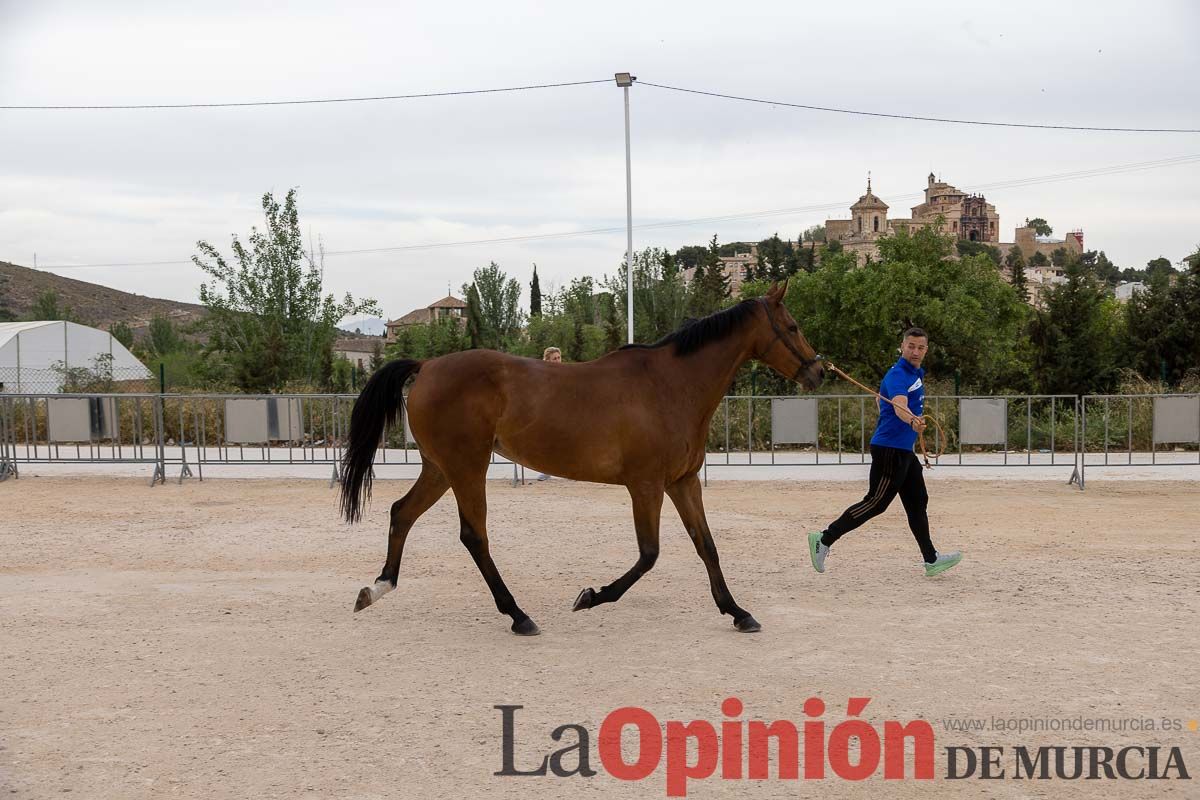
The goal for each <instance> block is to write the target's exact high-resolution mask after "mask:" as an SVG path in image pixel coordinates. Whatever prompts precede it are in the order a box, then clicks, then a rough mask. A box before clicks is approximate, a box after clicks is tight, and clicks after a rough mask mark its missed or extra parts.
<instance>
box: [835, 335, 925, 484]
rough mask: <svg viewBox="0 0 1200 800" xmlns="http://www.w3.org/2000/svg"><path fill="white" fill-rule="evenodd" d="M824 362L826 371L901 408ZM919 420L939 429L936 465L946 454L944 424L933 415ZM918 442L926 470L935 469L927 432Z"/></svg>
mask: <svg viewBox="0 0 1200 800" xmlns="http://www.w3.org/2000/svg"><path fill="white" fill-rule="evenodd" d="M824 361H825V368H826V369H828V370H830V371H832V372H835V373H837V374H838V375H840V376H842V377H843V378H845V379H846V380H848V381H850V382H851V383H853V384H854V385H855V386H857V387H858V388H860V389H862V390H863V391H864V392H866V393H867V394H870V395H874V396H875V397H877V398H879V399H880V400H882V401H883V402H885V403H890V404H891V405H892V406H894V407H896V408H899V407H900V406H898V405H897V404H896V402H895V401H894V400H891V399H890V398H887V397H884V396H883V395H881V394H880V393H879V392H877V391H875V390H874V389H870V388H868V387H866V386H863V385H862V384H861V383H859V382H858V381H856V380H854V378H851V377H850V376H849V375H847V374H846V373H845V372H843V371H842V370H841V369H839V368H838V367H837V365H835V364H834V363H833V362H832V361H830V360H829V359H824ZM909 413H910V414H911V413H912V412H911V411H910V412H909ZM913 416H914V417H916V416H917V415H916V414H913ZM917 418H918V419H920V420H921V421H923V422H925V423H926V424H928V423H930V422H932V423H933V427H934V428H936V429H937V432H938V441H939V445H940V447H939V449H938V452H937V454H936V455H935V456H934V457H933V460H934V462H935V463H936V462H937V460H938V459H939V458H941V457H942V455H943V454H944V453H945V452H946V432H945V431H944V430H942V424H941V423H940V422H938V420H937V417H935V416H933V415H932V414H922V415H921V416H920V417H917ZM917 442H918V443H919V444H920V445H921V458H922V459H924V461H925V469H933V464H930V463H929V451H928V450H927V449H926V448H925V431H921V432H920V433H918V434H917Z"/></svg>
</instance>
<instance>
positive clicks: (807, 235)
mask: <svg viewBox="0 0 1200 800" xmlns="http://www.w3.org/2000/svg"><path fill="white" fill-rule="evenodd" d="M800 238H801V239H802V240H803V241H805V242H824V241H825V226H824V225H813V226H812V227H810V228H805V229H804V233H802V234H800Z"/></svg>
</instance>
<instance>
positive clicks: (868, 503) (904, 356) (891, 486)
mask: <svg viewBox="0 0 1200 800" xmlns="http://www.w3.org/2000/svg"><path fill="white" fill-rule="evenodd" d="M928 352H929V336H928V335H927V334H926V333H925V331H923V330H922V329H920V328H909V329H908V330H907V331H905V332H904V336H903V337H902V338H901V343H900V360H899V361H897V362H896V363H895V364H894V365H893V366H892V368H891V369H889V370H888V372H887V374H886V375H884V376H883V382H882V383H881V384H880V386H879V393H880V394H881V395H883V396H884V397H886V398H888V399H889V400H891V401H892V402H891V403H885V402H884V401H882V400H880V401H879V424H878V425H876V426H875V435H874V436H872V437H871V477H870V486H869V488H868V489H867V494H866V497H864V498H863V499H862V500H861V501H859V502H857V503H855V504H854V505H852V506H850V507H849V508H847V509H846V510H845V511H844V512H843V513H842V515H841V516H840V517H838V518H837V520H835V521H834V522H833V523H832V524H830V525H829V527H827V528H826V529H825V530H824V531H821V532H820V533H810V534H809V535H808V552H809V555H810V556H811V558H812V565H813V569H815V570H816V571H817V572H824V571H825V559H826V558H827V557H828V555H829V548H830V547H832V546H833V543H834V542H836V541H837V540H838V539H840V538H841V537H843V536H845V535H846V534H847V533H849V532H850V531H852V530H854V529H855V528H857V527H859V526H860V525H862V524H863V523H864V522H866V521H867V520H869V519H871V518H872V517H875V516H878V515H879V514H882V513H883V512H884V511H885V510H886V509H887V507H888V506H889V505H890V504H891V502H892V500H894V499H895V498H896V495H900V501H901V502H902V503H903V504H904V511H905V513H906V514H908V527H909V528H911V529H912V532H913V536H914V537H916V540H917V546H918V547H920V548H921V556H922V557H923V558H924V559H925V574H926V575H927V576H932V575H937V574H939V573H942V572H945V571H946V570H948V569H950V568H951V567H953V566H954V565H955V564H957V563H958V562H959V561H962V553H958V552H953V553H938V551H937V550H935V549H934V547H933V542H931V541H930V539H929V517H928V516H927V515H926V508H927V507H928V505H929V494H928V492H926V491H925V476H924V475H922V474H921V462H920V460H918V459H917V456H916V453H914V452H913V445H914V444H916V442H917V434H919V433H921V432H922V431H924V430H925V421H924V420H923V419H922V418H921V415H922V414H923V413H924V410H925V383H924V378H925V370H923V369H921V362H922V361H924V360H925V356H926V354H927V353H928ZM893 403H894V404H895V405H893Z"/></svg>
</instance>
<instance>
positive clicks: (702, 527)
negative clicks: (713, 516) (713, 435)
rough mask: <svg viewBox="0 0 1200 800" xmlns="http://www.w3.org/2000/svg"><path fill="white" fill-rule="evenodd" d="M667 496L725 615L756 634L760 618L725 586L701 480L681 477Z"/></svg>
mask: <svg viewBox="0 0 1200 800" xmlns="http://www.w3.org/2000/svg"><path fill="white" fill-rule="evenodd" d="M667 495H668V496H669V497H670V498H671V502H672V503H674V504H675V508H676V510H678V511H679V518H680V519H681V520H683V526H684V527H685V528H687V532H688V536H690V537H691V538H692V543H693V544H694V545H696V552H697V553H698V554H699V555H700V560H701V561H703V562H704V568H705V569H707V570H708V582H709V585H710V587H711V588H712V596H713V599H714V600H716V601H717V608H719V609H720V610H721V613H722V614H728V615H729V616H731V617H733V625H734V627H735V628H737V629H738V630H739V631H742V632H743V633H754V632H756V631H759V630H762V626H761V625H759V624H758V621H757V620H755V619H754V617H752V616H751V615H750V612H749V611H746V610H745V609H744V608H742V607H741V606H739V605H738V604H737V603H736V602H734V599H733V594H731V593H730V591H729V587H728V586H726V585H725V575H724V574H723V573H722V572H721V559H720V558H718V557H717V545H716V543H714V542H713V538H712V533H710V532H709V530H708V520H707V519H706V518H705V516H704V498H703V496H702V494H701V492H700V479H699V478H698V477H697V476H696V475H695V474H692V475H688V476H687V477H684V478H680V479H679V480H678V481H676V482H675V483H673V484H671V485H670V486H668V487H667Z"/></svg>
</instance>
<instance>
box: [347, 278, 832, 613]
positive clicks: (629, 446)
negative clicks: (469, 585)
mask: <svg viewBox="0 0 1200 800" xmlns="http://www.w3.org/2000/svg"><path fill="white" fill-rule="evenodd" d="M786 288H787V284H786V283H784V284H782V285H775V286H772V287H771V290H770V292H768V294H767V295H766V296H765V297H761V298H757V299H752V300H744V301H742V302H741V303H739V304H737V305H735V306H733V307H731V308H728V309H725V310H724V311H719V312H717V313H715V314H712V315H710V316H707V317H704V318H703V319H699V320H696V321H692V322H688V323H685V324H684V325H683V326H682V327H680V328H679V329H678V330H677V331H675V332H674V333H671V334H669V335H668V336H666V337H664V338H663V339H662V340H661V341H659V342H657V343H655V344H652V345H629V346H626V347H624V348H622V349H620V350H617V351H615V352H612V353H609V354H608V355H606V356H604V357H603V358H598V359H596V360H595V361H589V362H587V363H583V364H549V363H546V362H543V361H538V360H534V359H530V358H521V357H518V356H512V355H508V354H506V353H498V352H495V351H493V350H468V351H465V352H461V353H453V354H450V355H445V356H441V357H439V358H433V359H430V360H428V361H410V360H398V361H392V362H390V363H388V364H385V365H384V366H383V367H382V368H381V369H379V370H378V371H377V372H376V373H375V374H374V375H373V376H372V377H371V379H370V380H369V381H367V384H366V386H364V387H363V390H362V394H361V395H359V398H358V400H357V401H356V402H355V404H354V410H353V412H352V414H351V421H350V435H349V443H348V445H347V448H346V452H345V456H344V458H343V467H344V469H343V471H342V486H341V508H342V513H343V514H344V515H345V517H346V519H347V520H348V521H350V522H355V521H357V520H358V519H360V518H361V515H362V504H363V499H364V495H365V496H370V491H371V478H372V471H371V464H372V462H373V460H374V456H375V450H376V447H377V446H378V444H379V442H380V439H381V437H382V435H383V432H384V429H385V428H386V426H387V425H389V424H391V423H393V422H394V421H395V419H396V416H397V415H398V414H399V412H400V409H401V404H402V402H403V400H402V394H401V393H402V391H403V389H404V385H405V382H406V381H407V380H408V378H409V377H410V376H412V375H416V376H417V377H416V380H414V382H413V384H412V389H411V391H410V392H409V395H408V401H407V406H408V419H409V424H410V426H411V430H412V433H413V436H414V438H415V439H416V441H417V446H418V447H419V448H420V451H421V474H420V476H419V477H418V478H417V480H416V482H415V483H414V484H413V486H412V488H411V489H409V491H408V494H406V495H404V497H403V498H401V499H400V500H397V501H396V502H395V503H393V504H392V510H391V526H390V528H389V530H388V548H387V560H386V561H385V562H384V565H383V572H382V573H381V574H380V575H379V577H378V578H376V580H375V584H374V585H373V586H368V587H365V588H364V589H363V590H362V591H361V592H359V595H358V600H357V602H356V603H355V606H354V610H355V611H361V610H362V609H364V608H366V607H367V606H369V605H371V604H372V603H374V602H375V601H376V600H378V599H379V598H380V597H382V596H383V595H384V594H386V593H387V592H389V591H391V590H392V589H394V588H396V579H397V577H398V575H399V572H400V558H401V555H402V554H403V551H404V540H405V538H406V537H407V536H408V531H409V529H410V528H412V526H413V523H415V522H416V521H417V518H418V517H420V516H421V515H422V514H423V513H425V512H426V511H427V510H428V509H429V508H430V506H432V505H433V504H434V503H436V502H437V501H438V499H439V498H440V497H441V496H442V495H443V494H445V493H446V490H447V489H453V490H454V497H455V499H456V500H457V502H458V516H459V520H460V522H461V533H460V538H461V539H462V543H463V544H464V545H465V546H466V548H467V550H468V551H469V552H470V553H471V557H472V558H473V559H475V564H476V565H477V566H478V567H479V571H480V572H481V573H483V578H484V580H485V581H487V585H488V588H489V589H490V590H491V592H492V597H493V598H494V599H495V601H496V607H497V608H498V609H499V610H500V612H501V613H503V614H508V615H509V616H510V617H512V620H513V624H512V630H513V632H514V633H518V634H523V635H533V634H536V633H538V632H539V631H538V627H537V625H536V624H534V622H533V620H531V619H530V618H529V616H528V615H527V614H526V613H525V612H524V611H522V610H521V609H520V607H519V606H518V605H517V602H516V600H514V599H513V596H512V594H511V593H510V592H509V591H508V587H507V586H505V585H504V581H503V580H502V579H501V577H500V573H499V572H498V571H497V569H496V564H495V563H494V562H493V561H492V556H491V554H490V552H489V551H488V537H487V522H486V517H487V501H486V498H485V490H484V484H485V478H486V476H487V470H488V462H489V461H490V460H491V453H492V451H495V452H497V453H500V454H501V455H504V456H506V457H507V458H510V459H512V460H513V461H516V462H518V463H520V464H524V465H525V466H527V467H530V468H532V469H536V470H540V471H542V472H545V473H549V474H553V475H561V476H562V477H564V478H571V479H573V480H579V481H593V482H596V483H612V484H620V485H622V486H625V487H626V488H627V489H628V490H629V496H630V497H631V498H632V500H633V522H634V529H635V531H636V532H637V542H638V560H637V563H636V564H634V565H633V568H632V569H630V570H629V571H628V572H626V573H625V574H624V575H622V576H621V577H619V578H617V579H616V580H615V581H613V582H612V583H611V584H609V585H607V586H604V587H602V588H601V589H600V590H599V591H596V590H594V589H591V588H588V589H584V590H583V591H582V592H580V593H579V596H578V598H577V599H576V600H575V607H574V610H575V611H580V610H583V609H585V608H592V607H593V606H597V605H600V604H601V603H611V602H613V601H615V600H617V599H619V598H620V597H621V595H623V594H624V593H625V592H626V591H627V590H628V589H629V587H630V586H632V585H633V584H634V583H636V582H637V580H638V578H640V577H641V576H642V575H644V574H645V573H646V572H647V571H649V570H650V568H651V567H653V566H654V562H655V560H656V559H657V558H658V525H659V517H660V516H661V511H662V501H663V493H664V492H665V493H666V495H667V496H668V497H670V498H671V501H672V502H673V503H674V504H675V508H676V509H677V510H678V511H679V516H680V518H681V519H682V520H683V525H684V527H685V528H686V529H687V532H688V536H690V537H691V539H692V542H693V543H694V544H695V546H696V552H697V553H699V555H700V558H701V560H702V561H703V562H704V566H705V568H706V569H707V570H708V579H709V583H710V585H711V587H712V594H713V598H714V599H715V600H716V602H717V608H719V609H720V610H721V613H722V614H729V615H730V616H732V617H733V624H734V626H735V627H736V628H737V630H739V631H745V632H752V631H757V630H760V627H761V626H760V625H759V624H758V622H757V621H756V620H755V619H754V617H752V616H751V615H750V613H749V612H748V611H746V610H745V609H743V608H741V607H740V606H738V604H737V603H736V602H734V600H733V596H732V595H731V594H730V592H729V588H728V587H727V586H726V585H725V578H724V576H723V575H722V574H721V565H720V563H719V561H718V559H717V548H716V545H715V544H713V539H712V534H710V533H709V529H708V522H707V521H706V520H705V517H704V504H703V501H702V499H701V496H700V479H699V477H698V473H699V471H700V468H701V467H702V466H703V465H704V456H705V442H706V440H707V438H708V430H709V422H710V420H711V419H712V416H713V413H714V412H715V411H716V408H717V405H718V404H719V403H720V402H721V397H722V396H723V395H724V393H725V391H726V389H728V388H729V385H730V383H731V382H732V381H733V377H734V374H735V373H736V372H737V370H738V368H739V367H740V366H741V365H742V364H744V363H745V362H746V361H748V360H749V359H752V358H756V359H758V360H759V361H762V362H764V363H766V364H767V365H768V366H770V367H772V368H773V369H775V370H776V371H778V372H779V373H780V374H782V375H784V376H786V377H788V378H791V379H792V380H795V381H798V382H802V383H803V384H805V385H806V386H808V387H809V388H814V389H815V388H816V387H817V386H819V385H820V383H821V381H822V379H823V378H824V367H823V365H822V363H821V358H820V356H818V355H817V354H816V352H815V351H814V350H813V348H812V347H811V346H810V345H809V344H808V341H807V340H806V339H805V338H804V335H803V334H802V333H801V332H800V329H799V327H797V325H796V321H795V320H794V319H792V316H791V314H789V313H788V310H787V308H786V307H785V306H784V305H783V302H782V301H783V296H784V292H785V291H786Z"/></svg>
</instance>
